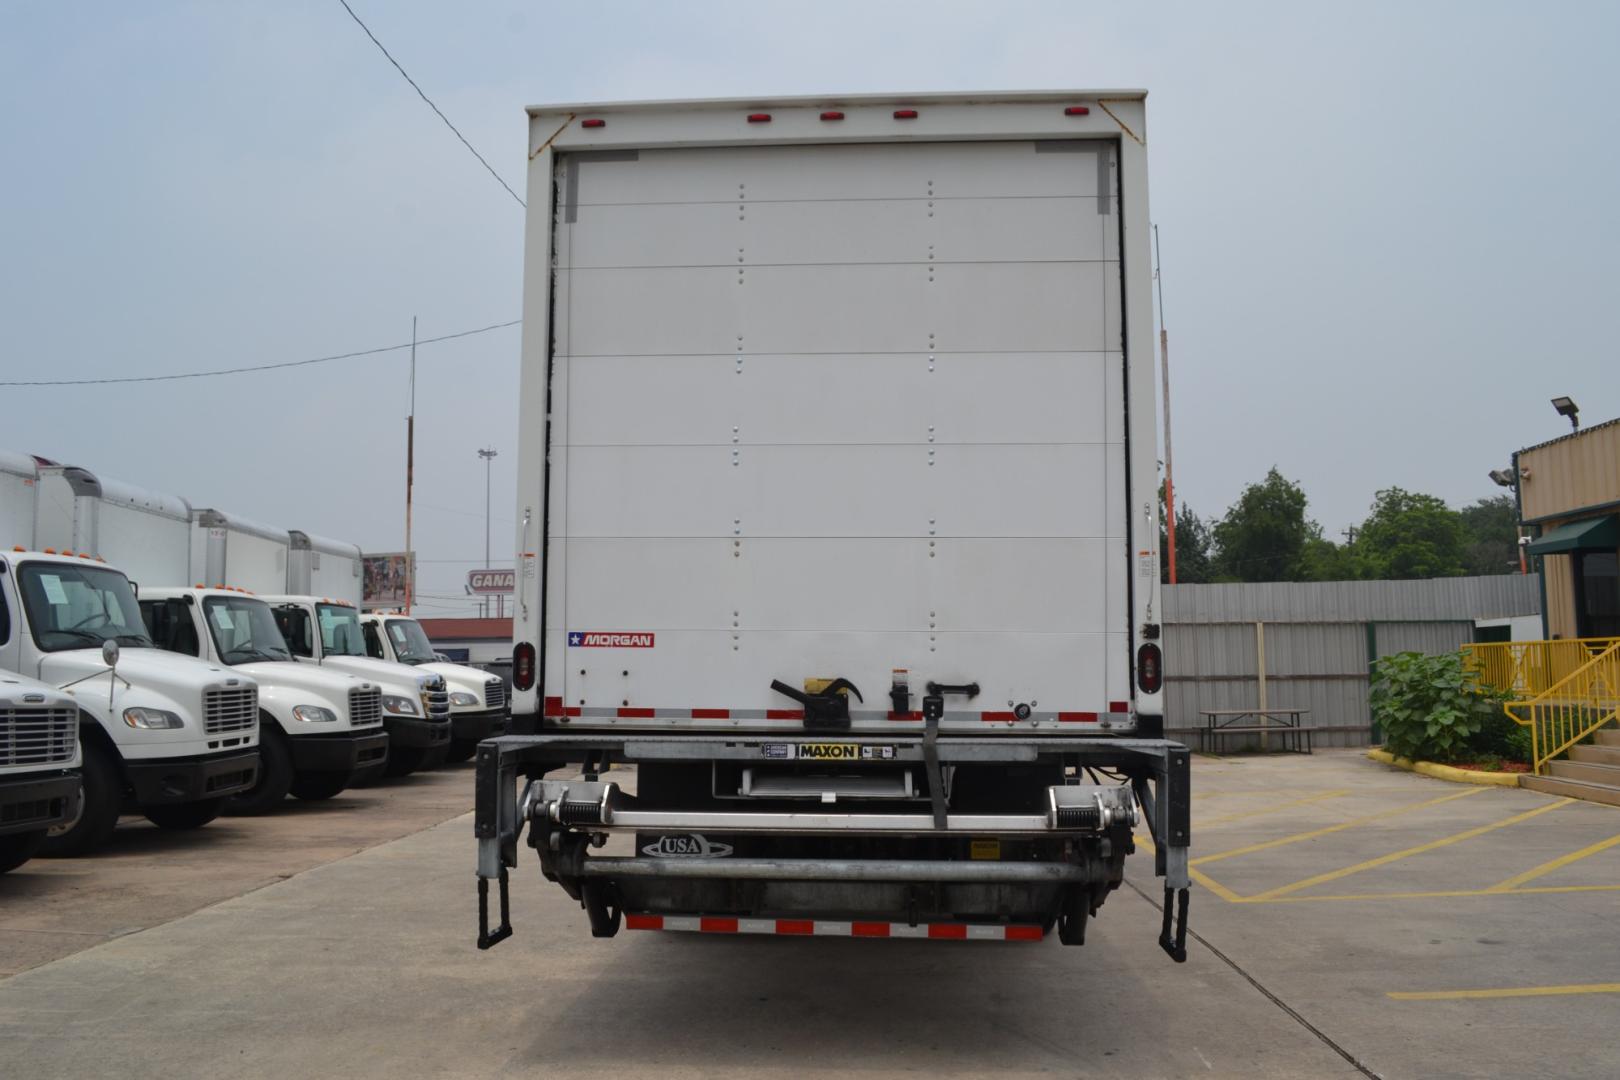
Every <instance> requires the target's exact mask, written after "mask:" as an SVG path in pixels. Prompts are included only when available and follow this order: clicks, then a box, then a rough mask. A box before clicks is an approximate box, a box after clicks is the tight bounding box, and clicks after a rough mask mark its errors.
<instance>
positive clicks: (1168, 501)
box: [1153, 225, 1176, 585]
mask: <svg viewBox="0 0 1620 1080" xmlns="http://www.w3.org/2000/svg"><path fill="white" fill-rule="evenodd" d="M1153 262H1154V263H1155V266H1154V268H1153V279H1154V281H1156V282H1157V283H1158V286H1159V362H1160V365H1161V370H1162V371H1163V373H1164V552H1165V557H1166V559H1167V561H1168V562H1169V567H1170V584H1172V585H1174V584H1175V583H1176V481H1175V466H1174V462H1173V459H1172V457H1171V454H1170V334H1169V333H1168V332H1167V331H1166V330H1165V328H1164V260H1163V259H1162V258H1160V256H1159V227H1158V226H1157V225H1155V226H1153Z"/></svg>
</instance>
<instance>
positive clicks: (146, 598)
mask: <svg viewBox="0 0 1620 1080" xmlns="http://www.w3.org/2000/svg"><path fill="white" fill-rule="evenodd" d="M140 602H141V617H142V618H143V619H144V620H145V622H146V630H147V633H148V634H150V635H151V637H152V640H153V641H155V642H157V645H158V647H159V648H161V649H167V650H169V651H170V652H176V653H180V654H182V655H184V656H196V657H200V658H202V659H204V660H207V661H208V662H209V663H213V664H221V665H223V666H225V667H228V668H230V669H232V670H233V671H240V672H242V673H243V674H245V675H248V676H251V677H252V678H253V680H254V681H255V682H256V683H258V684H259V713H260V716H259V778H258V781H257V782H256V783H255V784H254V785H253V787H252V788H250V789H248V790H247V791H244V792H241V793H240V794H237V795H234V796H232V797H231V799H230V800H229V801H228V802H227V803H226V810H227V811H228V812H230V813H236V814H263V813H266V812H268V811H270V810H273V809H275V808H276V807H277V806H279V805H281V802H282V800H283V799H285V798H286V797H287V795H288V794H292V795H294V796H296V797H298V798H300V799H305V800H317V799H330V798H331V797H332V796H334V795H336V794H337V793H338V792H340V791H342V790H344V789H345V788H347V787H350V786H352V785H356V784H361V783H364V782H366V781H369V780H371V779H374V778H375V777H376V776H378V775H380V774H381V773H382V771H383V770H384V768H385V767H386V763H387V758H388V734H387V733H386V732H385V731H384V729H383V710H384V708H385V707H386V706H387V705H388V704H389V702H388V699H387V698H386V697H385V696H384V692H383V690H382V688H381V687H379V686H378V685H377V684H376V683H375V682H372V681H369V680H366V679H363V678H358V677H356V676H355V675H353V674H351V673H348V672H344V671H337V670H329V669H323V668H319V667H315V666H314V665H311V664H300V663H298V662H297V661H296V660H295V659H294V658H293V654H292V652H291V650H290V649H288V647H287V642H286V641H285V640H284V639H283V638H282V636H281V631H280V629H279V628H278V627H277V626H276V619H275V616H274V615H273V614H272V613H271V611H270V606H269V605H268V604H266V603H265V602H264V601H263V600H261V599H259V598H258V597H256V596H253V595H251V594H249V593H247V592H245V591H243V590H241V589H234V588H223V589H197V588H190V589H166V588H151V589H143V590H142V591H141V600H140ZM413 696H414V695H413ZM410 704H411V707H412V708H415V707H416V704H415V703H414V702H411V703H410Z"/></svg>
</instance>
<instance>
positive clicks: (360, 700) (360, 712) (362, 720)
mask: <svg viewBox="0 0 1620 1080" xmlns="http://www.w3.org/2000/svg"><path fill="white" fill-rule="evenodd" d="M380 723H382V691H381V690H379V689H377V688H376V687H375V686H357V687H355V688H354V689H353V690H350V691H349V724H350V726H351V727H365V726H366V725H367V724H380Z"/></svg>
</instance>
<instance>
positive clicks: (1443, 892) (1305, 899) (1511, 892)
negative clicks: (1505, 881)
mask: <svg viewBox="0 0 1620 1080" xmlns="http://www.w3.org/2000/svg"><path fill="white" fill-rule="evenodd" d="M1616 891H1620V885H1536V886H1533V887H1531V888H1528V889H1506V890H1497V889H1494V888H1493V889H1436V890H1434V891H1432V892H1389V893H1338V894H1333V895H1328V896H1320V895H1318V896H1276V897H1268V896H1266V895H1265V894H1263V893H1262V894H1260V895H1259V896H1252V897H1249V896H1243V897H1239V898H1238V902H1240V903H1244V904H1316V903H1325V902H1327V901H1332V900H1437V899H1440V898H1448V899H1454V898H1456V897H1459V896H1541V895H1543V894H1548V893H1572V892H1616Z"/></svg>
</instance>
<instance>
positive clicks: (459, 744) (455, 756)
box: [444, 739, 478, 765]
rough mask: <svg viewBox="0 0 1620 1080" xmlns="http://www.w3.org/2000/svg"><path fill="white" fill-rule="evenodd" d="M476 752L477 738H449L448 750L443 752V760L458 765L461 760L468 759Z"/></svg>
mask: <svg viewBox="0 0 1620 1080" xmlns="http://www.w3.org/2000/svg"><path fill="white" fill-rule="evenodd" d="M476 753H478V740H477V739H451V740H450V752H449V753H447V754H445V756H444V760H446V761H448V762H450V763H451V764H454V765H459V764H461V763H462V762H463V761H467V760H469V759H470V758H471V757H472V756H473V755H474V754H476Z"/></svg>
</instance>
